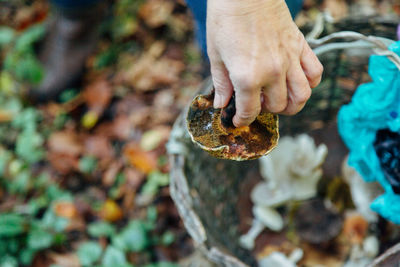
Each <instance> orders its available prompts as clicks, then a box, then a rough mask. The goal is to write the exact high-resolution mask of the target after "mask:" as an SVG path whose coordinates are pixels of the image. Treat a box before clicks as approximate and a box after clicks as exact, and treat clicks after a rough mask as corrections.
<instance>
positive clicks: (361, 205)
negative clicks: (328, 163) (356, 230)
mask: <svg viewBox="0 0 400 267" xmlns="http://www.w3.org/2000/svg"><path fill="white" fill-rule="evenodd" d="M347 161H348V158H347V157H346V158H345V160H344V161H343V164H342V175H343V179H344V180H345V181H346V182H347V183H348V184H349V186H350V191H351V197H352V199H353V202H354V205H355V206H356V209H357V211H358V212H359V213H360V214H361V215H362V216H363V217H364V218H365V219H366V220H367V221H368V222H376V221H377V220H378V215H377V214H376V213H375V212H373V211H372V210H371V208H370V205H371V203H372V201H374V199H375V198H377V197H378V196H379V195H381V194H382V193H383V189H382V187H381V186H380V184H379V183H376V182H374V183H367V182H365V181H364V180H363V179H362V177H361V176H360V174H359V173H358V172H357V171H356V170H355V169H353V168H352V167H350V166H349V165H348V164H347Z"/></svg>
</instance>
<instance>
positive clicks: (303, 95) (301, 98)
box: [294, 88, 311, 104]
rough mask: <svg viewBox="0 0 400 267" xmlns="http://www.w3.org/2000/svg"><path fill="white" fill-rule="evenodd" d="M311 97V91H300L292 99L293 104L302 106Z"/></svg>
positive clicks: (308, 89)
mask: <svg viewBox="0 0 400 267" xmlns="http://www.w3.org/2000/svg"><path fill="white" fill-rule="evenodd" d="M310 97H311V89H310V88H307V89H304V90H301V91H300V92H299V93H298V94H297V95H296V96H295V99H294V102H295V103H299V104H304V103H305V102H307V100H308V99H310Z"/></svg>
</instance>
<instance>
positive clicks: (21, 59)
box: [0, 0, 398, 267]
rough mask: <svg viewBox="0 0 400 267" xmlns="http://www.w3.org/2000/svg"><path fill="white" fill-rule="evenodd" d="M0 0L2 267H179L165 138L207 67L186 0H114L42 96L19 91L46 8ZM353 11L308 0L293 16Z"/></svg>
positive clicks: (381, 8) (303, 20)
mask: <svg viewBox="0 0 400 267" xmlns="http://www.w3.org/2000/svg"><path fill="white" fill-rule="evenodd" d="M316 2H320V3H318V4H317V3H316ZM359 2H365V3H363V4H362V6H363V7H364V8H366V9H368V8H369V9H373V10H374V11H375V12H376V11H378V12H380V13H390V12H396V11H398V5H395V4H394V3H392V2H390V1H359ZM0 5H1V6H2V7H1V11H0V25H3V26H1V27H0V63H1V68H0V266H50V265H52V266H70V267H73V266H99V265H102V266H112V265H114V266H148V267H150V266H160V267H161V266H165V267H167V266H177V264H178V262H179V261H180V260H182V259H184V258H185V257H187V256H189V255H190V254H191V253H192V252H193V244H192V241H191V240H190V238H189V236H188V234H187V233H186V231H185V229H184V227H183V224H182V222H181V220H180V218H179V215H178V213H177V210H176V208H175V207H174V204H173V202H172V200H171V198H170V195H169V189H168V183H169V164H168V158H167V155H166V149H165V144H166V142H167V140H168V137H169V133H170V131H171V128H172V125H173V123H174V120H175V119H176V117H177V116H178V114H179V113H180V112H181V110H182V109H183V107H184V106H185V105H187V104H188V103H189V102H190V100H191V98H192V96H193V95H194V93H195V92H196V90H197V89H198V87H199V86H200V85H201V83H202V81H203V79H204V78H205V76H206V75H207V73H208V70H207V69H206V68H205V67H204V62H203V59H202V56H201V53H200V52H199V51H198V49H197V47H196V45H195V42H194V36H193V23H192V19H191V16H190V14H189V13H188V10H187V8H186V5H185V3H184V1H183V0H167V1H166V0H147V1H146V0H140V1H138V0H116V1H114V4H113V7H112V10H111V11H110V16H108V17H107V19H105V20H104V22H103V24H102V27H101V29H102V35H101V39H100V41H99V42H98V45H97V46H96V49H95V51H94V53H92V55H91V56H90V58H89V59H88V60H87V62H86V69H87V71H86V73H85V75H84V78H83V81H82V84H81V85H80V86H79V87H77V88H70V89H68V90H67V91H65V92H63V93H62V94H61V96H60V97H59V99H58V100H57V101H52V102H48V103H45V104H41V105H36V104H32V103H31V102H30V101H29V99H27V98H26V97H25V95H26V92H27V91H28V90H29V88H30V87H31V86H32V85H35V84H38V83H39V82H40V80H41V79H42V77H43V75H45V74H44V73H43V69H42V67H41V64H40V62H39V61H38V59H37V58H36V54H37V50H38V47H40V43H41V41H42V40H43V37H44V36H45V34H46V23H45V22H46V18H48V17H49V16H50V15H49V6H48V4H47V2H46V1H28V0H18V1H8V2H7V1H1V3H0ZM351 8H352V6H351V5H349V4H348V3H347V2H346V1H306V4H305V9H304V11H303V12H302V14H301V15H300V16H299V17H298V19H297V22H298V24H299V25H305V24H307V23H310V22H312V21H313V20H314V19H315V17H316V16H317V14H318V13H320V12H321V11H322V10H324V9H328V10H329V11H330V12H331V14H332V15H333V17H334V18H337V19H340V18H341V17H345V16H346V14H349V12H351Z"/></svg>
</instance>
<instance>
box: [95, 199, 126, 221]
mask: <svg viewBox="0 0 400 267" xmlns="http://www.w3.org/2000/svg"><path fill="white" fill-rule="evenodd" d="M122 216H123V213H122V209H121V208H120V207H119V206H118V204H117V203H116V202H115V201H114V200H111V199H107V200H106V202H104V204H103V206H102V208H101V211H100V217H101V218H103V220H105V221H109V222H116V221H118V220H120V219H121V218H122Z"/></svg>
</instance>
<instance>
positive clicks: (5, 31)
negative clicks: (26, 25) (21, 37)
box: [0, 27, 15, 46]
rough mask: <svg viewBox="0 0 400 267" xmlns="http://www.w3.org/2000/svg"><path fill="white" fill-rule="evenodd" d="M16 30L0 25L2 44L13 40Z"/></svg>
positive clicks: (0, 43)
mask: <svg viewBox="0 0 400 267" xmlns="http://www.w3.org/2000/svg"><path fill="white" fill-rule="evenodd" d="M14 36H15V31H14V30H13V29H12V28H10V27H0V46H3V45H7V44H9V43H11V42H12V40H13V39H14Z"/></svg>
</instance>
